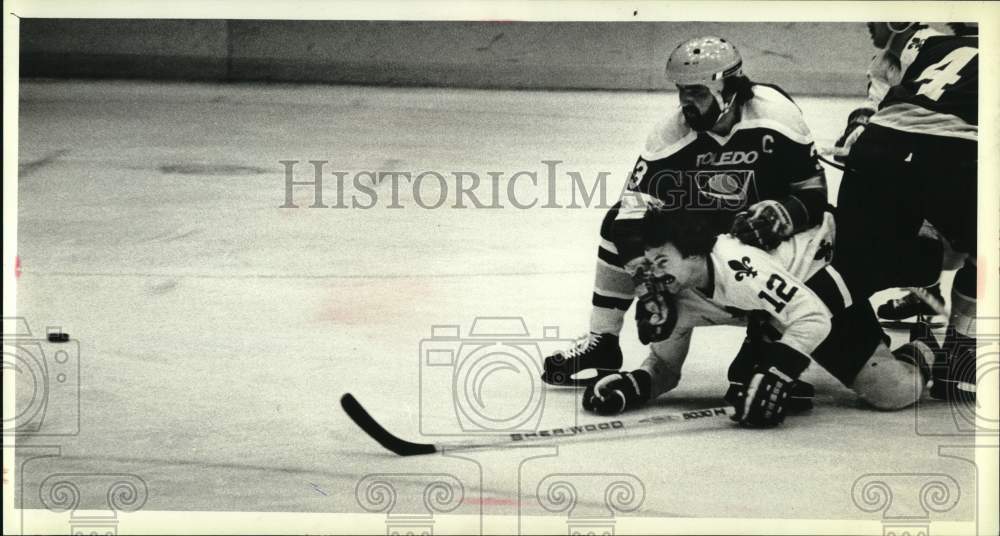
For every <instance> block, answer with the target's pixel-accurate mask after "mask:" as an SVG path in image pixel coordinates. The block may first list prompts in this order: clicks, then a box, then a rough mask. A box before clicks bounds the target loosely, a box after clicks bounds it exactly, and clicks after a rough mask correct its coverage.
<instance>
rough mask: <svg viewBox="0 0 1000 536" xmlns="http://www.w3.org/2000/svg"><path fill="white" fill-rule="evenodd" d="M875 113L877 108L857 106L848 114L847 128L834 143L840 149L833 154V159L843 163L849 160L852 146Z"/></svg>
mask: <svg viewBox="0 0 1000 536" xmlns="http://www.w3.org/2000/svg"><path fill="white" fill-rule="evenodd" d="M872 115H875V110H873V109H871V108H857V109H855V110H853V111H852V112H851V113H850V114H849V115H848V116H847V128H845V129H844V133H843V134H842V135H841V136H840V139H838V140H837V143H834V144H833V145H834V147H836V148H838V149H840V150H839V151H836V152H835V153H834V154H833V159H834V160H836V161H838V162H841V163H843V162H844V161H846V160H847V155H848V154H849V153H850V152H851V146H852V145H854V142H855V141H856V140H857V139H858V136H860V135H861V132H862V131H864V129H865V126H866V125H867V124H868V119H869V118H870V117H871V116H872Z"/></svg>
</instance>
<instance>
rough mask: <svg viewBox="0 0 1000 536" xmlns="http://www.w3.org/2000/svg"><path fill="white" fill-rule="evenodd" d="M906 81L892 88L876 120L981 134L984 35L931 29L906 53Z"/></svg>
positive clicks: (920, 129) (939, 132) (936, 131)
mask: <svg viewBox="0 0 1000 536" xmlns="http://www.w3.org/2000/svg"><path fill="white" fill-rule="evenodd" d="M899 59H900V70H901V71H902V72H903V75H902V81H900V82H899V83H898V84H896V85H894V86H893V87H891V88H890V89H889V91H888V92H887V93H886V95H885V98H883V99H882V102H881V104H880V105H879V110H878V112H877V113H876V114H875V115H874V116H872V118H871V120H870V122H871V123H872V124H876V125H881V126H885V127H889V128H893V129H896V130H903V131H907V132H915V133H920V134H930V135H934V136H949V137H956V138H964V139H970V140H975V139H977V137H978V131H979V129H978V125H979V102H978V100H979V89H978V88H979V39H978V38H977V37H976V36H954V35H943V34H941V33H938V32H935V31H934V30H931V29H924V30H921V31H918V32H916V33H915V34H913V37H911V38H910V40H909V41H908V42H907V44H906V46H904V47H903V50H902V52H901V53H900V58H899Z"/></svg>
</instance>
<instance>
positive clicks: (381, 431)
mask: <svg viewBox="0 0 1000 536" xmlns="http://www.w3.org/2000/svg"><path fill="white" fill-rule="evenodd" d="M340 407H342V408H344V412H345V413H347V416H348V417H350V418H351V420H352V421H354V424H356V425H358V428H361V429H362V430H364V432H365V433H366V434H368V435H369V436H371V438H372V439H374V440H375V441H378V444H379V445H382V446H383V447H385V448H387V449H389V450H390V451H392V452H393V453H395V454H397V455H399V456H417V455H419V454H433V453H435V452H437V447H435V446H434V445H432V444H430V443H412V442H410V441H407V440H405V439H400V438H398V437H396V436H394V435H392V434H391V433H390V432H389V431H388V430H386V429H385V428H382V425H381V424H379V423H377V422H375V419H373V418H372V416H371V415H369V414H368V412H367V411H365V408H363V407H361V403H360V402H358V401H357V399H355V398H354V396H353V395H351V393H346V394H344V396H342V397H340Z"/></svg>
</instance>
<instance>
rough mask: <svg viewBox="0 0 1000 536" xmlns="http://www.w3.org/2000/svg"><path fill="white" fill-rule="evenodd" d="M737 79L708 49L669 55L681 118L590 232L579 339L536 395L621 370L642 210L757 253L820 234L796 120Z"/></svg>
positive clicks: (806, 141) (730, 51)
mask: <svg viewBox="0 0 1000 536" xmlns="http://www.w3.org/2000/svg"><path fill="white" fill-rule="evenodd" d="M742 69H743V61H742V58H741V57H740V54H739V52H738V51H737V50H736V48H735V47H734V46H733V45H732V44H731V43H729V42H727V41H726V40H725V39H722V38H718V37H710V36H709V37H699V38H695V39H690V40H688V41H685V42H683V43H681V44H680V45H679V46H678V47H677V48H676V49H675V50H674V51H673V53H671V55H670V57H669V59H668V60H667V65H666V75H667V78H668V80H670V81H671V82H673V83H674V84H675V85H676V87H677V90H678V96H679V101H680V102H679V104H680V106H679V107H678V108H676V109H674V110H673V111H671V112H670V113H668V114H667V115H666V116H665V117H664V118H663V119H662V120H660V121H659V122H658V123H657V125H656V126H655V128H654V129H653V131H652V132H651V133H650V135H649V136H648V138H647V141H646V145H645V147H644V148H643V150H642V151H641V152H640V156H639V158H638V160H637V161H636V163H635V166H634V168H633V171H632V173H631V175H630V179H629V181H628V184H627V191H626V192H625V194H624V195H623V198H622V201H620V202H619V203H618V204H616V205H615V206H614V207H612V208H611V210H609V211H608V214H607V215H606V217H605V219H604V222H603V223H602V225H601V230H600V238H601V240H600V246H599V248H598V254H597V257H598V258H597V273H596V278H595V284H594V292H593V300H592V310H591V318H590V333H589V334H588V335H587V336H585V337H584V338H582V339H581V340H580V341H579V343H578V344H577V345H576V346H575V347H573V348H572V349H570V350H567V351H565V352H560V353H557V354H555V355H552V356H549V357H548V358H546V360H545V363H544V369H545V372H544V374H543V380H544V381H546V382H547V383H551V384H556V385H574V384H580V383H584V384H586V383H592V381H593V379H594V378H596V377H599V376H600V375H601V374H604V373H605V372H610V371H617V370H618V368H620V367H621V365H622V354H621V350H620V347H619V343H618V335H619V333H620V332H621V329H622V325H623V321H624V316H625V312H626V311H627V310H628V309H629V307H630V306H631V304H632V301H633V297H634V294H635V290H636V289H635V285H634V284H633V281H632V277H631V274H630V273H629V270H628V269H627V268H628V263H629V262H630V261H632V260H633V259H636V258H639V257H641V256H642V254H643V247H642V242H641V237H640V233H639V223H640V222H641V219H642V215H643V212H644V209H645V200H649V199H651V200H657V201H659V202H661V203H664V204H666V205H668V206H672V207H684V208H692V209H697V210H703V211H706V212H708V213H709V214H711V220H712V225H713V228H714V229H715V230H716V231H717V232H718V233H723V232H728V231H730V230H732V231H733V233H734V234H735V236H737V237H738V238H739V239H740V240H742V241H743V242H746V243H748V244H751V245H755V246H760V247H762V248H764V249H773V248H775V247H776V246H777V245H778V244H779V243H781V242H782V241H783V240H785V239H787V238H788V237H790V236H792V235H793V234H795V233H797V232H799V231H801V230H803V229H806V228H809V227H812V226H815V225H817V224H818V223H819V222H820V220H821V218H822V215H823V210H824V207H825V206H826V204H827V190H826V179H825V177H824V175H823V171H822V168H821V167H820V166H819V163H818V160H817V155H816V151H815V147H814V144H813V139H812V135H811V134H810V132H809V129H808V128H807V127H806V124H805V121H804V120H803V118H802V113H801V111H800V110H799V108H798V106H797V105H796V104H795V103H794V102H793V101H792V100H791V99H790V98H789V97H788V95H786V94H785V93H784V92H783V91H781V90H780V89H778V88H777V87H775V86H771V85H767V84H757V83H753V82H751V81H750V80H749V79H748V78H747V77H746V76H744V75H743V70H742ZM636 314H637V315H638V318H639V338H640V340H641V341H642V342H643V343H644V344H645V343H648V342H650V341H654V340H657V339H658V338H661V337H663V336H664V335H663V334H662V333H658V329H659V328H657V327H656V325H657V323H656V322H655V321H649V320H650V319H649V318H648V315H647V314H646V311H645V309H644V308H639V309H638V310H637V313H636ZM586 369H598V372H597V376H595V377H594V378H590V379H588V380H587V381H583V382H581V381H579V380H580V378H575V377H574V375H575V374H577V373H578V372H580V371H583V370H586ZM581 376H582V375H581Z"/></svg>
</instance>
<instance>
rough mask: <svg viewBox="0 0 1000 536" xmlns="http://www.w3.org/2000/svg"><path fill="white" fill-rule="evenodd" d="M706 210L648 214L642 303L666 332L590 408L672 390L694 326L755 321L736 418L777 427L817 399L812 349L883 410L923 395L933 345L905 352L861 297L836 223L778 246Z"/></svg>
mask: <svg viewBox="0 0 1000 536" xmlns="http://www.w3.org/2000/svg"><path fill="white" fill-rule="evenodd" d="M711 227H712V226H711V222H710V219H709V218H708V217H706V214H705V213H702V212H697V211H691V210H678V209H666V210H664V209H658V208H650V209H648V210H647V211H646V213H645V215H644V217H643V220H642V236H643V240H644V243H645V247H646V249H645V253H644V257H643V258H642V259H640V260H638V261H636V265H637V266H636V270H635V274H636V276H635V277H636V280H637V287H638V288H639V289H640V290H639V294H640V298H639V306H638V307H639V309H640V310H646V311H647V312H648V313H649V314H648V315H646V317H645V320H642V319H640V320H639V321H640V322H643V321H645V322H652V323H655V324H657V325H658V329H659V330H660V331H661V332H662V333H664V334H665V338H664V339H663V340H661V341H657V342H654V343H653V344H651V345H650V350H651V353H650V356H649V357H648V358H647V359H646V361H645V362H643V364H642V366H641V367H640V368H639V369H638V370H634V371H631V372H624V371H622V372H618V373H615V374H610V375H607V376H604V377H602V378H601V379H600V380H599V381H598V382H597V383H596V384H595V385H593V386H590V387H588V388H587V389H586V390H585V391H584V394H583V407H584V408H585V409H587V410H590V411H594V412H597V413H600V414H605V415H609V414H617V413H620V412H623V411H626V410H629V409H633V408H636V407H639V406H641V405H643V404H645V403H646V402H647V401H649V400H651V399H653V398H656V397H657V396H659V395H661V394H663V393H666V392H667V391H670V390H671V389H673V388H674V387H676V386H677V384H678V383H679V381H680V378H681V366H682V365H683V363H684V360H685V358H686V357H687V353H688V346H689V344H690V340H691V332H692V330H693V329H694V328H696V327H699V326H707V325H717V324H734V323H737V324H738V323H748V324H749V327H750V329H749V332H748V337H747V340H746V341H745V342H744V344H743V347H742V348H741V349H740V351H739V353H738V354H737V356H736V358H735V360H734V361H733V363H732V365H731V366H730V368H729V381H730V388H729V392H728V393H727V394H726V399H727V400H728V401H729V402H730V403H732V404H733V405H734V407H735V408H736V416H735V420H738V421H739V422H740V424H742V425H744V426H748V427H770V426H774V425H777V424H779V423H781V422H782V420H783V418H784V416H785V414H787V413H788V412H789V411H794V410H796V409H802V408H808V407H811V400H810V398H811V396H812V387H811V386H810V385H808V384H805V383H803V382H801V381H800V380H799V376H800V375H801V374H802V372H803V371H804V370H805V369H806V368H807V367H808V366H809V364H810V362H811V360H810V356H812V358H813V359H814V360H815V361H816V362H817V363H819V364H820V365H821V366H823V367H824V368H825V369H826V370H827V371H828V372H830V373H831V374H832V375H833V376H834V377H836V378H837V379H839V380H840V381H841V382H842V383H844V385H846V386H848V387H850V388H851V389H853V390H854V391H855V392H856V393H857V394H858V395H859V396H860V397H861V398H862V399H863V400H865V401H867V402H868V403H870V404H871V405H872V406H874V407H876V408H878V409H883V410H895V409H900V408H904V407H907V406H909V405H911V404H913V403H914V402H915V401H916V400H917V399H918V397H919V396H920V394H921V392H922V388H921V387H922V386H924V385H925V384H926V383H927V381H928V380H929V379H930V378H929V377H930V369H929V364H930V362H931V361H932V360H933V353H932V352H931V351H930V350H929V349H926V348H923V347H918V346H915V345H913V344H910V345H906V346H904V347H903V348H900V349H899V350H897V351H896V352H895V355H894V354H893V353H890V352H889V349H888V348H887V347H886V344H885V342H884V341H883V339H882V333H881V329H880V328H879V325H878V323H877V322H876V321H875V316H874V311H872V309H871V305H870V304H869V303H868V301H867V300H864V301H862V302H859V303H853V302H852V301H851V296H850V293H849V292H848V291H847V288H846V286H845V285H844V284H843V281H842V280H841V278H840V276H839V274H838V273H837V272H836V270H834V269H833V268H832V267H831V266H829V259H830V258H829V253H830V249H831V247H832V245H833V242H834V240H835V225H834V220H833V217H832V215H830V214H829V213H827V214H826V215H825V216H824V218H823V220H822V222H821V224H820V225H818V226H816V227H814V228H812V229H809V230H806V231H803V232H801V233H798V234H796V235H794V236H793V237H791V238H789V239H788V240H785V241H783V242H782V243H781V244H780V245H779V246H778V247H777V249H775V250H773V251H771V252H770V253H768V252H765V251H763V250H761V249H759V248H755V247H751V246H748V245H746V244H744V243H742V242H740V241H739V240H737V239H735V238H734V237H732V236H730V235H719V236H717V235H716V234H714V231H713V230H712V228H711Z"/></svg>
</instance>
